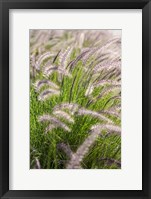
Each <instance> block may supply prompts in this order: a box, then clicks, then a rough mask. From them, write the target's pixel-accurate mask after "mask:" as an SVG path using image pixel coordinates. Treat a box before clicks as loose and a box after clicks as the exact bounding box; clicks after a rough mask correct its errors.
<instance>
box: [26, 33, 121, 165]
mask: <svg viewBox="0 0 151 199" xmlns="http://www.w3.org/2000/svg"><path fill="white" fill-rule="evenodd" d="M36 34H38V33H35V32H34V33H33V35H32V37H31V38H32V39H33V38H34V37H36ZM73 37H74V36H73V35H72V34H71V33H68V32H65V33H64V34H63V36H62V37H61V38H60V40H59V42H60V43H61V44H60V45H62V46H63V49H60V47H56V48H54V46H56V45H58V43H57V44H55V45H54V46H52V45H51V40H49V39H48V41H47V42H46V43H45V44H40V46H41V45H44V47H45V50H44V52H43V53H45V51H47V52H48V51H49V52H54V54H55V56H56V55H57V52H59V50H61V52H62V53H64V52H65V50H66V47H64V45H65V44H64V43H66V41H67V40H68V39H69V38H73ZM57 39H58V38H57ZM52 41H53V40H52ZM62 43H63V44H62ZM101 45H102V44H101ZM32 46H33V43H32V42H31V47H32ZM82 46H83V48H85V47H86V48H87V47H91V46H92V42H91V40H85V41H83V43H82ZM94 47H95V46H94ZM33 49H34V48H32V50H31V55H33V54H36V56H37V57H38V55H37V54H38V53H39V52H38V50H37V49H38V48H37V47H36V48H35V49H34V50H33ZM57 49H58V50H57ZM35 52H36V53H35ZM81 52H82V51H81V49H80V48H79V47H76V46H74V47H73V49H72V52H71V54H70V56H69V57H68V61H67V64H65V70H67V71H68V72H69V73H70V74H71V75H72V76H71V77H70V76H66V75H63V74H59V73H58V71H54V72H53V73H52V74H51V75H50V76H48V77H44V76H43V68H44V67H45V64H46V63H47V62H48V61H50V60H51V63H52V65H53V66H57V67H59V65H60V59H61V58H60V57H61V56H62V55H61V54H60V55H58V56H57V57H56V59H55V60H54V57H52V58H51V57H50V58H49V57H48V58H47V59H44V60H43V62H42V63H41V64H40V70H35V69H34V70H35V71H36V72H35V74H34V75H33V74H31V84H30V165H31V168H36V167H38V166H37V165H36V164H37V162H36V161H38V163H39V164H40V168H42V169H65V168H66V166H67V164H68V162H69V161H70V157H69V156H68V155H67V154H66V153H65V151H64V150H61V149H60V148H59V147H58V146H59V144H60V143H64V144H66V145H67V146H69V147H70V149H71V151H72V152H73V153H75V152H76V151H77V149H78V148H79V147H80V146H81V145H82V144H83V143H84V141H85V140H86V138H88V137H89V135H90V134H92V133H93V131H92V130H91V127H92V126H93V125H96V124H102V125H104V124H106V123H107V124H108V122H106V121H104V120H103V119H100V118H98V117H94V116H93V115H91V114H88V115H87V114H82V115H80V114H79V110H80V108H84V109H86V110H91V111H94V112H97V113H98V114H103V116H105V117H106V118H108V119H109V120H111V121H112V122H113V124H114V125H115V126H118V127H120V122H121V118H120V110H119V109H116V107H118V106H119V107H120V103H121V99H120V88H119V87H118V88H116V87H115V88H113V89H111V90H109V91H108V92H106V93H104V94H102V96H100V94H101V93H103V91H104V90H105V89H106V88H110V86H112V83H108V82H107V81H108V80H111V81H115V80H116V79H117V77H118V76H117V73H114V70H112V69H111V70H109V71H107V70H102V71H100V72H97V73H96V74H94V68H95V66H96V63H95V61H94V60H96V58H97V54H93V55H92V56H90V58H89V59H88V60H87V63H86V64H84V63H83V61H82V60H79V61H78V62H77V63H75V65H74V67H71V65H70V64H69V63H70V62H71V61H73V60H75V59H76V58H77V57H78V56H79V55H80V53H81ZM37 57H36V59H37V60H38V58H37ZM65 59H66V57H65ZM110 60H111V59H110V58H109V61H110ZM63 62H64V60H63V59H62V63H63ZM101 62H102V63H103V61H101ZM31 70H33V69H32V66H31ZM110 74H113V75H111V77H110ZM107 75H108V76H107ZM105 76H106V77H105ZM119 76H120V74H119ZM43 79H47V80H50V81H51V82H53V83H55V84H56V85H58V87H59V91H60V93H59V95H51V96H50V97H48V98H47V99H45V100H38V96H39V95H40V93H42V92H43V91H44V90H46V89H48V88H50V86H49V85H47V84H46V85H44V86H42V87H41V88H40V90H39V91H38V92H37V91H36V90H35V82H36V81H39V80H43ZM119 79H120V78H118V80H117V81H118V82H119ZM100 80H106V83H105V84H102V85H100V86H98V87H97V86H94V88H93V90H92V92H91V93H90V94H89V93H88V95H86V92H87V89H88V87H89V86H90V85H95V82H98V81H100ZM99 96H100V97H99ZM63 103H69V104H70V103H72V104H77V105H78V106H79V108H78V109H77V110H76V111H74V114H71V113H70V112H69V110H68V109H66V113H68V114H70V115H71V117H72V118H73V120H74V123H71V122H69V121H67V120H66V119H65V118H59V120H60V121H61V122H63V123H64V124H66V125H67V126H68V127H69V129H71V131H70V132H67V131H66V130H65V129H64V128H61V127H56V128H53V129H52V130H51V131H49V132H47V133H45V131H46V128H47V126H48V124H50V121H46V122H39V117H40V116H42V115H46V114H47V115H53V111H54V107H55V106H57V105H60V104H63ZM114 107H115V109H114V110H112V109H113V108H114ZM106 110H109V111H110V110H111V111H113V112H116V113H117V114H119V117H117V116H115V115H114V114H105V113H102V112H101V111H104V112H105V111H106ZM120 162H121V136H120V135H119V134H116V133H115V132H114V131H113V132H111V133H110V132H109V131H108V130H106V129H104V130H102V131H100V134H99V136H97V138H96V140H95V142H94V143H93V144H92V145H91V146H90V147H89V150H88V152H87V153H86V154H85V155H84V157H83V159H82V161H81V163H80V164H81V168H84V169H118V168H120Z"/></svg>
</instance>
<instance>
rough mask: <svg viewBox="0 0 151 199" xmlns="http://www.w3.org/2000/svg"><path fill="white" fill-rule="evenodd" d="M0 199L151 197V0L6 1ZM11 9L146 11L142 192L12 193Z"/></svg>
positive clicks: (0, 54) (1, 36) (0, 21)
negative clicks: (10, 127)
mask: <svg viewBox="0 0 151 199" xmlns="http://www.w3.org/2000/svg"><path fill="white" fill-rule="evenodd" d="M0 9H1V11H0V12H1V17H0V25H1V28H0V29H1V31H0V43H1V44H2V45H1V48H0V58H1V59H0V60H1V67H0V75H1V78H0V79H1V84H0V85H1V98H0V107H1V108H0V110H1V115H0V128H1V131H0V146H1V149H0V180H1V181H0V185H1V187H0V196H1V198H38V197H40V198H63V197H64V198H79V199H80V198H102V199H103V198H108V199H109V198H115V197H118V198H121V199H124V198H134V197H135V198H136V197H137V198H142V199H145V198H147V199H150V198H151V191H150V187H151V168H150V164H151V158H150V155H151V147H150V139H151V133H150V130H151V126H150V122H149V120H150V112H151V106H150V105H151V104H150V103H151V102H150V101H151V92H150V89H151V84H150V77H151V70H150V68H149V66H150V47H151V26H150V22H151V2H150V0H145V1H142V0H131V1H129V0H121V1H118V0H106V1H104V0H96V1H92V0H82V1H78V0H74V1H72V0H65V1H59V0H56V1H55V0H45V1H42V0H2V1H1V4H0ZM10 9H142V72H143V73H142V80H143V84H142V93H143V94H142V106H143V109H142V118H143V120H142V124H143V128H142V148H143V151H142V157H143V158H142V168H143V169H142V174H143V175H142V190H114V191H113V190H89V191H88V190H46V191H44V190H37V191H35V190H22V191H21V190H9V115H10V112H9V110H10V106H9V92H10V91H9V10H10Z"/></svg>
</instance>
